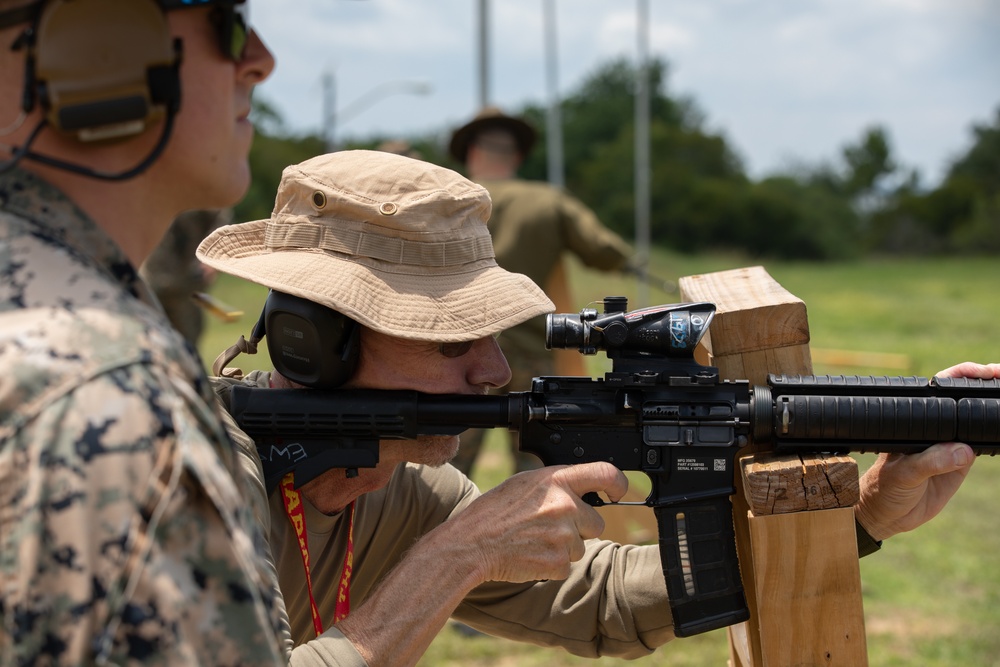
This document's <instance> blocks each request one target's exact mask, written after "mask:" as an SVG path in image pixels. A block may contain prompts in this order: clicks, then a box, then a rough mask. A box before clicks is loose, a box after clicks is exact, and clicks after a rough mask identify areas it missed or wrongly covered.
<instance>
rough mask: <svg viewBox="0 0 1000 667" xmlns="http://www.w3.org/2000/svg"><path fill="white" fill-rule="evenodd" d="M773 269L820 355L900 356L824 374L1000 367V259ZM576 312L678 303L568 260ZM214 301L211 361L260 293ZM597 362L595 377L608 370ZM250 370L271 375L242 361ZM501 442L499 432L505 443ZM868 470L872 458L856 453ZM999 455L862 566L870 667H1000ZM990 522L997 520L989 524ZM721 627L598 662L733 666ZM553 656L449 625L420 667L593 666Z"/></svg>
mask: <svg viewBox="0 0 1000 667" xmlns="http://www.w3.org/2000/svg"><path fill="white" fill-rule="evenodd" d="M757 264H761V262H757V261H753V260H749V259H747V258H744V257H739V256H721V255H720V256H696V257H680V256H677V255H674V254H669V253H663V252H657V253H655V255H654V257H653V260H652V262H651V270H652V272H653V273H655V274H656V275H658V276H662V277H665V278H669V279H671V280H676V279H677V278H678V277H681V276H688V275H695V274H700V273H707V272H711V271H718V270H724V269H731V268H738V267H743V266H753V265H757ZM763 264H764V266H765V268H766V269H767V270H768V272H769V273H770V274H771V275H772V276H773V277H774V278H775V279H776V280H777V281H778V282H779V283H781V285H782V286H784V287H785V288H786V289H787V290H788V291H789V292H791V293H792V294H794V295H796V296H798V297H799V298H801V299H802V300H803V301H804V302H805V304H806V306H807V310H808V314H809V323H810V331H811V336H812V341H811V346H812V348H813V349H831V350H847V351H853V352H859V353H861V352H875V353H888V354H894V355H903V356H904V357H905V358H906V359H908V361H909V366H908V368H907V369H906V370H905V371H901V370H898V369H896V368H892V369H887V368H878V367H859V366H854V367H851V366H832V365H828V366H823V365H822V364H820V363H816V364H815V371H816V372H817V373H864V374H879V375H899V374H907V375H923V376H930V375H933V374H934V373H935V372H936V371H938V370H941V369H942V368H945V367H947V366H950V365H952V364H955V363H957V362H959V361H964V360H975V361H995V360H997V359H998V358H1000V355H998V354H997V347H998V346H997V337H998V333H1000V313H998V311H997V308H996V306H997V303H998V299H997V292H998V290H1000V263H998V262H997V261H996V260H995V259H988V258H973V259H933V260H869V261H864V262H859V263H851V264H812V263H809V264H807V263H789V262H775V263H771V262H767V263H763ZM570 277H571V282H572V289H573V292H574V294H575V295H576V297H577V299H578V301H579V302H580V303H579V304H578V305H579V306H581V307H582V306H584V305H586V303H587V302H591V301H596V302H599V301H600V300H601V299H602V298H603V297H604V296H608V295H612V294H614V295H619V294H620V295H625V296H628V297H629V298H630V306H632V307H637V306H639V305H653V304H659V303H673V302H676V301H677V300H678V299H679V297H678V295H677V294H676V292H675V293H669V292H665V291H662V290H661V289H658V288H651V289H650V290H649V301H650V303H648V304H639V303H637V302H636V300H635V299H636V294H637V288H636V285H635V282H634V280H632V279H625V278H619V277H616V276H608V275H605V274H600V273H596V272H593V271H590V270H586V269H584V268H582V267H580V266H579V265H578V264H575V263H571V264H570ZM213 291H214V292H215V294H216V295H217V296H219V297H220V298H222V299H223V300H225V301H227V302H228V303H230V304H232V305H234V306H236V307H238V308H240V309H243V310H244V311H245V312H246V313H247V314H246V315H245V316H244V318H243V319H242V320H241V321H240V322H237V323H235V324H232V325H225V326H223V325H221V324H218V323H215V322H213V323H212V324H211V326H210V328H209V331H208V333H207V335H206V336H205V339H204V341H203V344H202V346H201V348H202V353H203V355H204V357H205V359H206V361H207V363H208V364H210V363H211V360H212V359H214V358H215V355H216V354H218V352H219V351H221V350H222V349H224V348H225V347H227V346H229V345H231V344H232V343H233V342H234V341H235V340H236V338H237V337H238V336H239V335H240V334H248V333H249V330H250V328H251V327H252V325H253V322H254V321H256V317H257V314H258V313H259V309H260V307H261V305H262V303H263V298H264V291H263V290H261V289H260V288H257V287H254V286H250V285H248V284H247V283H243V282H242V281H238V280H235V279H231V278H228V277H223V278H221V279H220V280H219V281H218V283H217V284H216V285H215V287H214V290H213ZM251 361H252V362H253V363H251ZM588 361H589V364H590V369H591V372H592V373H602V372H603V369H604V368H606V367H607V365H606V363H605V361H604V360H603V357H601V358H596V357H595V358H592V359H590V360H588ZM236 365H241V366H242V367H243V368H244V369H250V368H257V367H266V366H267V365H268V362H267V358H266V350H262V354H261V359H253V358H247V357H241V358H240V359H239V360H238V363H237V364H236ZM498 435H499V434H496V433H495V434H494V436H498ZM859 460H860V462H861V465H862V467H865V466H867V465H869V464H870V461H871V458H870V457H867V456H863V457H859ZM509 469H510V468H509V461H508V460H507V458H506V454H505V452H504V448H503V441H502V440H501V439H500V438H499V437H492V438H491V439H489V441H488V449H487V451H486V452H484V456H483V457H482V458H481V463H480V465H479V466H478V468H477V470H476V472H475V474H474V477H475V479H476V481H477V483H479V484H480V486H482V487H484V488H488V487H490V486H493V485H495V484H496V483H498V482H499V481H500V480H502V479H503V477H504V475H506V474H508V472H509ZM997 479H1000V460H996V459H990V458H987V459H983V460H980V461H978V462H977V464H976V465H975V466H974V468H973V471H972V473H971V475H970V477H969V479H968V480H967V481H966V483H965V485H964V486H963V488H962V489H961V491H960V492H959V494H958V496H957V497H956V498H955V499H954V500H953V501H952V502H951V504H949V506H948V507H947V508H946V509H945V511H944V512H943V513H942V514H941V515H940V516H939V517H937V518H936V519H935V520H934V521H932V522H931V523H929V524H927V525H925V526H923V527H922V528H921V529H919V530H918V531H915V532H913V533H908V534H905V535H899V536H896V537H894V538H892V539H891V540H889V541H887V542H886V544H885V545H884V546H883V548H882V550H881V551H880V552H879V553H877V554H875V555H873V556H870V557H868V558H865V559H863V560H862V561H861V572H862V582H863V587H864V601H865V615H866V626H867V633H868V649H869V659H870V665H871V666H872V667H895V666H902V665H907V666H920V667H956V666H968V667H1000V632H997V628H1000V568H998V567H997V563H998V558H997V554H1000V521H998V520H997V518H996V517H995V516H994V514H995V513H996V512H997V510H996V509H995V508H997V507H1000V488H998V487H997V484H996V482H992V481H991V480H997ZM991 517H993V518H991ZM727 658H728V651H727V648H726V637H725V633H724V631H716V632H712V633H708V634H705V635H701V636H698V637H693V638H689V639H683V640H677V641H674V642H672V643H671V644H669V645H668V646H666V647H663V648H661V649H660V650H658V651H656V652H655V653H654V654H652V655H651V656H649V657H647V658H643V659H641V660H639V661H638V662H630V663H626V661H621V660H613V659H604V660H601V661H600V664H602V665H624V664H640V665H648V666H650V667H652V666H661V665H663V666H665V665H670V666H671V667H696V666H697V667H702V666H719V667H722V666H724V665H725V664H726V660H727ZM590 664H594V661H592V660H586V659H582V658H575V657H573V656H570V655H568V654H566V653H565V652H563V651H559V650H550V649H539V648H536V647H532V646H527V645H520V644H514V643H511V642H506V641H501V640H497V639H493V638H490V637H483V636H479V637H472V638H468V637H465V636H463V635H461V634H460V633H458V632H456V631H455V630H454V629H453V628H451V627H446V628H445V629H444V631H442V633H441V634H440V635H439V636H438V639H437V640H436V641H435V642H434V644H433V645H432V646H431V648H430V650H429V651H428V653H427V654H426V655H425V656H424V658H423V660H422V661H421V662H420V665H421V666H422V667H460V666H461V667H471V666H475V665H492V666H502V667H514V666H518V667H521V666H527V667H531V666H536V665H537V666H539V667H540V666H542V665H545V666H546V667H551V666H556V667H558V666H564V665H565V666H570V665H590Z"/></svg>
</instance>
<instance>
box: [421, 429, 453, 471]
mask: <svg viewBox="0 0 1000 667" xmlns="http://www.w3.org/2000/svg"><path fill="white" fill-rule="evenodd" d="M417 446H418V447H420V452H419V454H418V458H417V459H416V461H417V462H418V463H421V464H423V465H425V466H430V467H431V468H440V467H441V466H443V465H444V464H445V463H448V462H449V461H451V460H452V459H453V458H455V455H456V454H458V436H454V435H434V436H426V437H422V438H420V439H419V440H418V441H417Z"/></svg>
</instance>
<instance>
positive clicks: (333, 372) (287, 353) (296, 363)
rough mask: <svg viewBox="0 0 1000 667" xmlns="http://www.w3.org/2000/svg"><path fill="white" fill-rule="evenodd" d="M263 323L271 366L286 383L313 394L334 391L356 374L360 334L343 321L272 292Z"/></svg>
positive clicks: (313, 305)
mask: <svg viewBox="0 0 1000 667" xmlns="http://www.w3.org/2000/svg"><path fill="white" fill-rule="evenodd" d="M261 321H262V322H263V326H264V335H265V337H266V339H267V351H268V354H269V355H270V356H271V363H272V364H274V369H275V370H276V371H278V372H279V373H281V374H282V375H283V376H285V377H286V378H288V379H289V380H291V381H293V382H297V383H298V384H302V385H305V386H307V387H313V388H316V389H333V388H336V387H339V386H340V385H342V384H344V383H345V382H347V380H348V379H350V377H351V376H352V375H353V374H354V370H355V369H356V368H357V365H358V356H359V352H360V349H361V343H360V333H361V328H360V327H359V326H358V323H357V322H355V321H354V320H352V319H351V318H349V317H347V316H346V315H344V314H342V313H339V312H337V311H336V310H333V309H332V308H327V307H326V306H323V305H320V304H318V303H315V302H313V301H309V300H308V299H302V298H299V297H297V296H292V295H290V294H285V293H282V292H275V291H273V290H272V291H271V293H270V294H268V297H267V301H266V302H265V304H264V312H263V313H262V315H261Z"/></svg>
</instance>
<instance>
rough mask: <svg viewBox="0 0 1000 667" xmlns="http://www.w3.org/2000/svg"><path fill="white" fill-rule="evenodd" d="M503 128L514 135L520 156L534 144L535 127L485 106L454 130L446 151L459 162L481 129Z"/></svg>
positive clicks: (527, 151)
mask: <svg viewBox="0 0 1000 667" xmlns="http://www.w3.org/2000/svg"><path fill="white" fill-rule="evenodd" d="M492 129H503V130H507V131H508V132H510V133H511V134H513V135H514V141H516V142H517V148H518V150H519V151H521V155H522V156H527V155H528V153H530V152H531V149H532V148H533V147H534V145H535V139H536V137H537V135H536V133H535V129H534V128H533V127H531V126H530V125H528V124H527V123H526V122H524V121H523V120H521V119H520V118H515V117H514V116H508V115H507V114H505V113H504V112H503V111H501V110H500V109H498V108H496V107H485V108H483V109H482V110H480V112H479V113H477V114H476V117H475V118H473V119H472V120H470V121H469V122H468V123H466V124H465V125H463V126H462V127H460V128H458V129H457V130H455V132H454V133H452V135H451V141H450V142H449V143H448V152H449V153H451V156H452V157H453V158H455V159H456V160H458V161H459V162H461V163H463V164H464V163H465V156H466V155H467V154H468V152H469V145H470V144H471V143H472V141H473V139H475V137H476V135H477V134H478V133H480V132H482V131H483V130H492Z"/></svg>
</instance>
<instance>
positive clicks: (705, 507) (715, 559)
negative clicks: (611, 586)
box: [654, 496, 750, 637]
mask: <svg viewBox="0 0 1000 667" xmlns="http://www.w3.org/2000/svg"><path fill="white" fill-rule="evenodd" d="M654 512H655V514H656V522H657V526H658V528H659V531H660V562H661V563H662V564H663V576H664V577H665V578H666V580H667V594H668V595H669V596H670V612H671V614H672V615H673V617H674V634H675V635H677V636H678V637H689V636H691V635H696V634H699V633H702V632H708V631H709V630H716V629H718V628H724V627H726V626H729V625H733V624H735V623H740V622H742V621H745V620H747V619H748V618H749V617H750V611H749V610H748V609H747V603H746V597H745V596H744V594H743V584H742V581H741V580H740V567H739V559H738V557H737V555H736V536H735V533H734V529H733V509H732V504H731V503H730V502H729V498H728V496H727V497H721V498H709V499H707V500H701V501H692V502H689V503H684V504H678V505H668V506H664V507H655V508H654Z"/></svg>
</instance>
